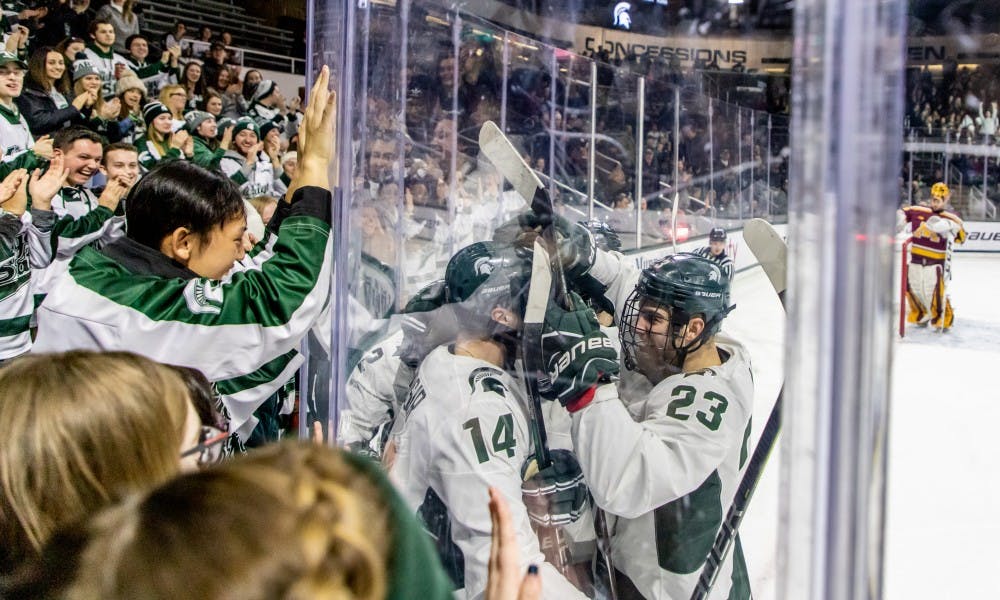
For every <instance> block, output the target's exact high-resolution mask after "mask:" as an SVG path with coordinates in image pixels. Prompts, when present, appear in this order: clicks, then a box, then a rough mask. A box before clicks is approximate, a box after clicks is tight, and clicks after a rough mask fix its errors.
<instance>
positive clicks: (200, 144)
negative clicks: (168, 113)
mask: <svg viewBox="0 0 1000 600" xmlns="http://www.w3.org/2000/svg"><path fill="white" fill-rule="evenodd" d="M184 119H185V121H187V125H186V127H187V130H188V131H189V132H190V133H191V137H192V138H193V140H194V152H193V154H192V156H191V162H193V163H194V164H196V165H198V166H200V167H205V168H206V169H212V170H216V171H217V170H218V169H219V161H221V160H222V156H223V155H224V154H225V153H226V151H227V150H229V145H230V143H231V142H232V139H233V128H232V127H227V128H226V130H225V131H223V132H222V139H221V140H218V139H216V136H217V135H218V133H219V127H218V124H217V123H216V121H215V117H213V116H212V115H211V114H209V113H207V112H205V111H201V110H192V111H190V112H188V113H187V114H186V115H184Z"/></svg>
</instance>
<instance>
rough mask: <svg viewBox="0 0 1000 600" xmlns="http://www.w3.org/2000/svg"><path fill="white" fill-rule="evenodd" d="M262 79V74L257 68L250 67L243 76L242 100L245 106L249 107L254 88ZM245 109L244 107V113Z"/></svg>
mask: <svg viewBox="0 0 1000 600" xmlns="http://www.w3.org/2000/svg"><path fill="white" fill-rule="evenodd" d="M261 81H264V75H263V74H262V73H261V72H260V71H258V70H257V69H250V70H249V71H247V72H246V74H245V75H244V76H243V100H244V101H246V108H247V109H249V108H250V102H251V101H253V93H254V90H256V89H257V85H258V84H259V83H260V82H261ZM245 112H246V109H244V114H245Z"/></svg>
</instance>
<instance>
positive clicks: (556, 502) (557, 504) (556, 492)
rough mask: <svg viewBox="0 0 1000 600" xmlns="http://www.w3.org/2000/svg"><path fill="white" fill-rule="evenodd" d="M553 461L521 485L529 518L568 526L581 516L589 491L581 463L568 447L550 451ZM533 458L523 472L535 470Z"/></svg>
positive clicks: (547, 523)
mask: <svg viewBox="0 0 1000 600" xmlns="http://www.w3.org/2000/svg"><path fill="white" fill-rule="evenodd" d="M551 455H552V464H551V465H549V466H548V468H546V469H543V470H541V471H538V472H537V473H535V474H534V475H531V476H530V477H528V479H527V480H526V481H525V482H524V483H523V484H522V485H521V495H522V498H523V500H524V506H525V508H527V509H528V517H529V518H530V519H531V520H532V522H534V523H535V524H537V525H541V526H542V527H552V526H560V525H568V524H570V523H573V522H574V521H576V520H577V519H579V518H580V515H581V514H583V511H584V510H586V508H587V503H588V499H589V496H590V494H589V492H588V490H587V484H586V483H584V481H583V471H581V470H580V463H579V462H577V460H576V457H575V456H573V453H572V452H570V451H569V450H559V449H555V450H552V451H551ZM533 466H534V461H532V462H531V463H529V464H528V465H525V467H526V468H525V473H524V474H523V475H522V476H524V475H530V473H531V471H532V470H534V469H533V468H532V467H533Z"/></svg>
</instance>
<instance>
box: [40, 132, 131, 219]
mask: <svg viewBox="0 0 1000 600" xmlns="http://www.w3.org/2000/svg"><path fill="white" fill-rule="evenodd" d="M53 144H54V146H55V151H54V152H55V155H56V156H61V157H62V159H63V164H64V166H65V169H66V170H67V174H66V182H65V184H64V185H63V187H62V188H61V189H60V190H59V193H58V194H57V195H56V196H55V197H54V198H53V199H52V210H53V211H55V213H56V214H57V215H58V216H60V217H65V216H70V217H72V218H74V219H79V218H80V217H83V216H84V215H87V214H89V213H91V212H93V211H94V210H96V209H97V207H98V206H100V200H99V197H98V196H97V194H95V193H94V191H93V190H92V189H90V188H88V187H86V185H87V183H89V182H90V180H91V179H92V178H93V177H94V175H96V174H97V173H99V172H100V167H101V158H102V156H103V146H104V145H105V140H104V138H103V137H101V136H100V135H98V134H96V133H94V132H93V131H91V130H90V129H87V128H85V127H69V128H67V129H62V130H60V131H58V132H57V133H56V134H55V137H54V138H53ZM116 207H117V206H116ZM105 216H106V217H107V218H110V217H111V215H110V214H107V215H105Z"/></svg>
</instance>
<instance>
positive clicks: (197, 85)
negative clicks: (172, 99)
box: [178, 60, 205, 96]
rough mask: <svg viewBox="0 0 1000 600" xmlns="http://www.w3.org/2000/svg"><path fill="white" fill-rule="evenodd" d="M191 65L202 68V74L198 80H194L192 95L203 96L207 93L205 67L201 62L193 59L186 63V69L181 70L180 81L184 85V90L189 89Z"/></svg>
mask: <svg viewBox="0 0 1000 600" xmlns="http://www.w3.org/2000/svg"><path fill="white" fill-rule="evenodd" d="M191 67H198V68H199V69H201V75H199V76H198V81H196V82H194V89H193V90H191V94H192V95H197V96H203V95H204V94H205V67H204V66H202V64H201V63H200V62H196V61H193V60H192V61H191V62H189V63H188V64H186V65H184V70H183V71H182V72H181V80H180V81H179V82H178V83H179V84H181V85H182V86H184V91H185V92H187V91H188V85H189V84H188V70H189V69H190V68H191Z"/></svg>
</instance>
